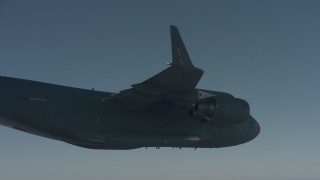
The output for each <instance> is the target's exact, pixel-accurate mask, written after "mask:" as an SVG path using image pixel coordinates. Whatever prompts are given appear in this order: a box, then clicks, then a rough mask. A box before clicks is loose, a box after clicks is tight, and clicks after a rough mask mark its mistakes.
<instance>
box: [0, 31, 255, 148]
mask: <svg viewBox="0 0 320 180" xmlns="http://www.w3.org/2000/svg"><path fill="white" fill-rule="evenodd" d="M170 31H171V46H172V63H170V64H169V67H168V68H167V69H165V70H163V71H161V72H160V73H158V74H156V75H155V76H153V77H151V78H149V79H147V80H145V81H143V82H141V83H138V84H133V85H131V88H129V89H125V90H122V91H120V92H118V93H109V92H100V91H95V90H93V89H92V90H86V89H78V88H72V87H66V86H60V85H54V84H48V83H42V82H36V81H30V80H24V79H17V78H11V77H0V84H1V88H0V124H2V125H5V126H8V127H12V128H15V129H18V130H21V131H25V132H27V133H32V134H35V135H39V136H43V137H47V138H51V139H55V140H59V141H64V142H67V143H70V144H73V145H76V146H80V147H84V148H91V149H119V150H120V149H121V150H124V149H135V148H141V147H155V148H160V147H173V148H182V147H188V148H218V147H228V146H234V145H238V144H242V143H246V142H248V141H250V140H252V139H254V138H255V137H256V136H257V135H258V134H259V132H260V126H259V124H258V123H257V121H256V120H255V119H254V118H253V117H252V116H251V115H250V107H249V104H248V103H247V102H246V101H245V100H243V99H239V98H235V97H233V96H232V95H230V94H228V93H224V92H217V91H210V90H204V89H197V88H195V87H196V85H197V84H198V82H199V80H200V78H201V76H202V74H203V70H201V69H199V68H197V67H195V66H194V65H193V64H192V62H191V60H190V57H189V55H188V52H187V50H186V48H185V46H184V43H183V41H182V39H181V36H180V34H179V31H178V29H177V28H176V27H175V26H170Z"/></svg>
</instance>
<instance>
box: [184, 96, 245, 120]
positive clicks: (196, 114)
mask: <svg viewBox="0 0 320 180" xmlns="http://www.w3.org/2000/svg"><path fill="white" fill-rule="evenodd" d="M249 114H250V107H249V104H248V103H247V102H246V101H245V100H243V99H238V98H233V97H224V96H221V97H219V96H217V97H210V98H206V99H203V100H201V101H199V102H197V103H195V104H194V105H193V110H192V111H191V113H190V115H191V116H192V117H193V118H194V119H197V120H199V121H201V122H207V123H210V124H212V125H231V124H235V123H242V122H245V121H246V120H247V119H248V118H249Z"/></svg>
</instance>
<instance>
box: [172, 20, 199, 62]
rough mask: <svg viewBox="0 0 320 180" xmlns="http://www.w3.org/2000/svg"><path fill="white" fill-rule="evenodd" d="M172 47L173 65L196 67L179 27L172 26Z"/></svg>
mask: <svg viewBox="0 0 320 180" xmlns="http://www.w3.org/2000/svg"><path fill="white" fill-rule="evenodd" d="M170 33H171V48H172V65H175V66H184V67H187V68H194V66H193V64H192V62H191V59H190V57H189V54H188V52H187V49H186V47H185V46H184V43H183V41H182V38H181V36H180V33H179V31H178V28H177V27H176V26H173V25H171V26H170Z"/></svg>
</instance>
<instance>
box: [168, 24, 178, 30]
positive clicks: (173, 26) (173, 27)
mask: <svg viewBox="0 0 320 180" xmlns="http://www.w3.org/2000/svg"><path fill="white" fill-rule="evenodd" d="M170 29H178V28H177V26H175V25H172V24H171V25H170Z"/></svg>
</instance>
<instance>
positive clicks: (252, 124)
mask: <svg viewBox="0 0 320 180" xmlns="http://www.w3.org/2000/svg"><path fill="white" fill-rule="evenodd" d="M248 130H249V131H250V134H251V136H252V139H254V138H256V137H257V136H258V135H259V134H260V125H259V123H258V122H257V121H256V120H255V119H254V118H253V117H252V116H250V119H249V129H248Z"/></svg>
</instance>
